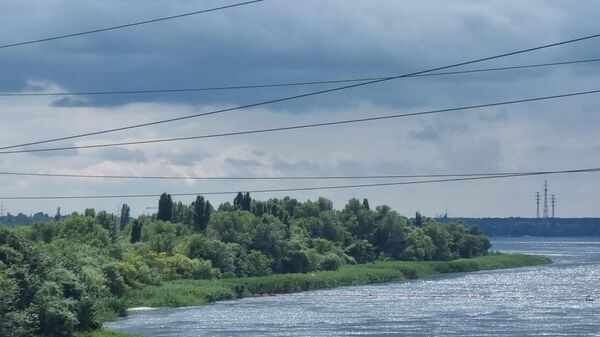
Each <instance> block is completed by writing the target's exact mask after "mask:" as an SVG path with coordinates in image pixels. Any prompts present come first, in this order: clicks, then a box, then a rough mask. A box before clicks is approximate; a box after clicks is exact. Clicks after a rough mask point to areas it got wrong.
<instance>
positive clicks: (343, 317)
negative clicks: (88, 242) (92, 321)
mask: <svg viewBox="0 0 600 337" xmlns="http://www.w3.org/2000/svg"><path fill="white" fill-rule="evenodd" d="M493 244H494V246H493V248H492V249H494V250H500V251H505V252H526V253H532V254H543V255H546V256H549V257H550V258H552V259H553V261H554V262H555V263H554V264H552V265H549V266H541V267H531V268H522V269H512V270H499V271H489V272H478V273H469V274H454V275H442V276H437V277H434V278H429V279H424V280H416V281H411V282H405V283H392V284H380V285H369V286H359V287H345V288H338V289H333V290H322V291H312V292H306V293H299V294H291V295H281V296H275V297H260V298H247V299H242V300H237V301H227V302H220V303H215V304H211V305H206V306H201V307H190V308H177V309H160V310H152V311H146V312H139V313H135V314H132V315H131V316H129V317H127V318H124V319H121V320H118V321H115V322H111V323H109V324H107V325H106V327H107V328H110V329H115V330H120V331H125V332H130V333H136V334H140V335H143V336H148V337H159V336H160V337H163V336H164V337H166V336H183V337H192V336H194V337H196V336H311V337H312V336H600V239H597V238H575V239H572V238H569V239H566V238H515V239H495V240H493ZM586 296H590V297H592V298H593V299H595V301H586Z"/></svg>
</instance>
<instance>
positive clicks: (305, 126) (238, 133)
mask: <svg viewBox="0 0 600 337" xmlns="http://www.w3.org/2000/svg"><path fill="white" fill-rule="evenodd" d="M597 93H600V89H599V90H589V91H580V92H572V93H566V94H560V95H552V96H542V97H533V98H525V99H519V100H512V101H501V102H493V103H485V104H477V105H467V106H462V107H456V108H446V109H438V110H428V111H420V112H411V113H404V114H393V115H385V116H377V117H365V118H357V119H346V120H339V121H333V122H322V123H312V124H300V125H293V126H283V127H274V128H266V129H256V130H248V131H233V132H225V133H215V134H208V135H199V136H187V137H176V138H162V139H149V140H138V141H129V142H115V143H105V144H93V145H79V146H63V147H54V148H40V149H23V150H8V151H0V155H3V154H16V153H36V152H49V151H65V150H81V149H94V148H104V147H114V146H125V145H141V144H154V143H165V142H176V141H185V140H195V139H208V138H218V137H231V136H241V135H249V134H259V133H268V132H278V131H289V130H299V129H308V128H315V127H325V126H332V125H342V124H353V123H365V122H372V121H379V120H386V119H396V118H405V117H414V116H423V115H433V114H439V113H445V112H454V111H461V110H472V109H480V108H489V107H495V106H502V105H512V104H520V103H528V102H538V101H545V100H552V99H559V98H567V97H575V96H583V95H591V94H597ZM0 149H1V148H0Z"/></svg>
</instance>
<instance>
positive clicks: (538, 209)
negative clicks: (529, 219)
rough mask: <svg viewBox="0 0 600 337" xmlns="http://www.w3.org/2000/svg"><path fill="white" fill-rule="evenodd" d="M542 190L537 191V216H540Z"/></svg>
mask: <svg viewBox="0 0 600 337" xmlns="http://www.w3.org/2000/svg"><path fill="white" fill-rule="evenodd" d="M540 199H541V195H540V192H535V204H536V213H535V214H536V218H538V219H539V218H540Z"/></svg>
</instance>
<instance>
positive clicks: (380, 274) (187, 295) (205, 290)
mask: <svg viewBox="0 0 600 337" xmlns="http://www.w3.org/2000/svg"><path fill="white" fill-rule="evenodd" d="M547 263H550V260H549V259H548V258H546V257H542V256H532V255H522V254H490V255H486V256H480V257H476V258H472V259H459V260H454V261H381V262H380V261H378V262H374V263H370V264H365V265H353V266H344V267H342V268H340V269H339V270H337V271H320V272H315V273H307V274H280V275H270V276H263V277H246V278H231V279H223V280H177V281H171V282H165V283H163V284H162V285H159V286H148V287H144V288H141V289H134V290H131V291H129V292H128V293H127V294H126V301H127V305H128V306H129V307H142V306H143V307H180V306H193V305H202V304H206V303H211V302H215V301H220V300H231V299H237V298H243V297H248V296H253V295H271V294H285V293H294V292H301V291H307V290H314V289H326V288H335V287H340V286H353V285H363V284H370V283H381V282H392V281H401V280H404V279H416V278H422V277H426V276H432V275H437V274H440V273H457V272H473V271H480V270H491V269H503V268H516V267H525V266H535V265H542V264H547Z"/></svg>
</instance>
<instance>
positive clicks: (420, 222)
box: [415, 212, 423, 228]
mask: <svg viewBox="0 0 600 337" xmlns="http://www.w3.org/2000/svg"><path fill="white" fill-rule="evenodd" d="M415 227H419V228H420V227H423V217H422V216H421V213H419V212H417V213H415Z"/></svg>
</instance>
